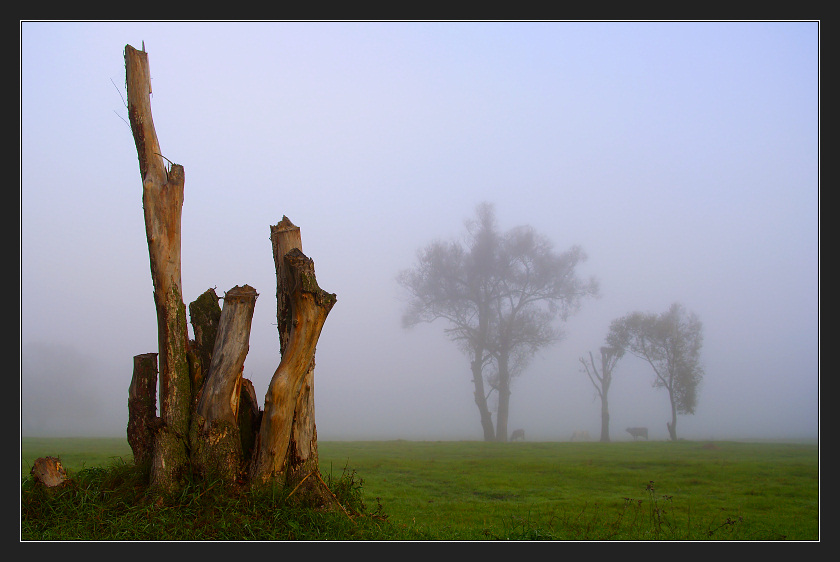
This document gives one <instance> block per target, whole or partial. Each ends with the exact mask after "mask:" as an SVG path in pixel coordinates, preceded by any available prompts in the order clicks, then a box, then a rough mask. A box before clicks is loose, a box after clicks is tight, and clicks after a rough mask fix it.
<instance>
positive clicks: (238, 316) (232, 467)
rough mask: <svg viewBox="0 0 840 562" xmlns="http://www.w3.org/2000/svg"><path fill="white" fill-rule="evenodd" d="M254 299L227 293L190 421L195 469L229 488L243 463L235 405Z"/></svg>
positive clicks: (240, 291) (247, 291) (244, 290)
mask: <svg viewBox="0 0 840 562" xmlns="http://www.w3.org/2000/svg"><path fill="white" fill-rule="evenodd" d="M257 296H258V295H257V292H256V291H255V290H254V288H253V287H250V286H248V285H244V286H242V287H239V286H237V287H234V288H233V289H231V290H230V291H228V292H227V293H225V300H224V304H223V306H222V314H221V317H220V318H219V329H218V333H217V335H216V343H215V345H214V347H213V356H212V359H211V361H210V370H209V372H208V374H207V380H206V381H205V382H204V386H203V387H202V389H201V393H200V395H199V399H198V405H197V406H196V412H195V416H194V417H193V422H192V423H193V431H192V433H191V443H192V457H191V458H192V462H193V467H194V468H195V469H197V470H198V471H199V472H200V473H203V474H206V475H210V476H212V477H218V478H221V479H223V480H224V481H226V482H230V483H232V482H233V481H234V480H235V479H236V477H237V476H238V475H239V472H240V465H241V463H242V439H241V436H240V432H239V423H238V414H239V401H240V396H241V394H242V382H243V379H242V370H243V367H244V365H245V358H246V356H247V355H248V340H249V338H250V336H251V320H252V319H253V317H254V306H255V304H256V301H257Z"/></svg>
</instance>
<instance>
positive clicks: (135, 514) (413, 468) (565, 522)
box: [21, 438, 820, 541]
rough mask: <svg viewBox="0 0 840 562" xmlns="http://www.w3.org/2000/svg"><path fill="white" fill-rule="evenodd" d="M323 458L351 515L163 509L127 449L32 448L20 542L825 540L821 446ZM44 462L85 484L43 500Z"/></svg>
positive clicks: (42, 443)
mask: <svg viewBox="0 0 840 562" xmlns="http://www.w3.org/2000/svg"><path fill="white" fill-rule="evenodd" d="M319 451H320V466H321V473H322V475H323V477H324V480H325V481H326V482H328V483H329V484H330V487H331V488H332V489H333V490H334V491H336V490H337V489H339V488H341V489H342V490H343V494H341V495H339V493H338V492H336V495H337V496H339V497H340V498H341V499H342V500H343V501H345V499H346V501H347V502H348V504H352V505H350V506H349V507H348V509H347V510H346V511H345V513H332V514H324V513H313V512H312V510H308V511H307V510H302V509H301V508H300V507H299V506H294V505H292V504H289V503H288V502H284V501H281V500H282V499H283V498H285V497H286V495H285V493H283V494H276V495H274V496H273V497H272V498H270V499H269V498H256V497H253V496H249V495H247V494H246V495H244V496H243V495H239V496H236V497H233V498H231V497H227V496H225V495H221V494H217V491H216V492H210V493H208V490H207V488H206V487H204V488H201V487H200V486H199V487H194V488H190V489H189V490H187V491H186V492H185V493H184V494H183V495H182V496H181V498H180V499H178V501H177V502H176V503H175V505H171V506H166V508H165V509H157V510H154V509H153V508H152V507H149V506H148V505H146V504H145V503H144V502H143V501H142V493H140V492H136V490H137V489H139V487H138V486H136V485H135V486H134V488H133V489H134V490H135V493H134V495H133V496H132V495H131V494H129V495H125V493H124V492H118V491H117V489H119V488H120V486H122V488H123V489H125V488H126V486H125V485H122V484H120V482H125V481H130V480H131V476H130V474H131V469H132V466H131V450H130V448H129V447H128V444H127V443H126V442H125V439H120V438H114V439H60V440H58V439H55V440H53V439H34V438H24V439H23V440H22V441H21V476H22V482H23V486H22V499H21V506H22V507H21V511H22V515H21V538H22V539H23V540H68V539H81V540H160V539H163V540H244V539H256V540H277V539H280V540H289V539H306V540H377V541H378V540H452V541H465V540H469V541H478V540H503V539H512V540H581V541H583V540H604V541H606V540H624V541H647V540H704V541H705V540H713V541H718V540H720V541H723V540H738V541H779V540H794V541H816V540H819V538H820V534H819V497H820V494H819V446H818V444H816V443H775V442H758V443H754V442H734V441H714V442H700V441H679V442H666V441H650V442H646V441H638V442H632V441H623V442H615V443H598V442H586V443H571V442H534V443H531V442H516V443H484V442H480V441H435V442H431V441H325V442H320V443H319ZM47 455H51V456H59V457H60V459H61V460H62V464H63V465H64V466H65V467H66V468H67V469H68V471H69V473H70V475H71V477H76V478H77V479H78V480H80V481H82V484H81V485H78V486H76V487H75V488H70V489H68V491H66V492H62V493H59V494H44V493H40V492H39V491H38V490H37V489H35V487H33V486H32V483H31V479H30V478H28V473H29V467H31V465H32V462H33V461H34V460H35V459H36V458H38V457H39V456H47ZM109 475H110V476H109ZM109 486H110V488H109V489H108V490H103V489H104V488H108V487H109ZM117 498H119V499H117ZM68 520H77V521H76V523H75V524H73V522H72V521H68Z"/></svg>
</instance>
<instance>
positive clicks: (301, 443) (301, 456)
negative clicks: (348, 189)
mask: <svg viewBox="0 0 840 562" xmlns="http://www.w3.org/2000/svg"><path fill="white" fill-rule="evenodd" d="M270 231H271V234H270V238H271V253H272V255H273V257H274V271H275V277H276V280H277V332H278V334H279V337H280V351H281V353H285V351H286V349H287V347H288V345H289V338H290V337H291V333H292V328H293V325H292V321H293V320H292V302H291V298H292V288H291V287H290V286H289V272H288V271H287V269H288V268H287V266H286V265H285V261H284V260H283V257H284V256H285V255H286V254H288V253H289V252H290V251H292V250H300V251H303V243H302V241H301V236H300V228H298V227H297V226H295V225H294V224H293V223H292V221H291V220H289V218H288V217H286V216H283V220H281V221H280V222H279V223H277V224H276V225H273V226H271V228H270ZM314 381H315V358H314V357H313V358H312V362H311V364H310V366H309V369H308V370H307V372H306V376H305V378H304V381H303V386H302V387H301V392H300V394H299V395H298V397H297V401H296V404H295V414H294V418H293V419H294V421H293V423H292V433H291V436H290V437H291V439H290V442H289V451H288V454H287V455H286V472H287V474H286V483H287V484H288V485H290V486H295V485H297V483H298V482H300V481H301V480H303V479H304V478H306V476H307V475H308V474H310V473H311V472H312V471H313V470H317V469H318V433H317V430H316V428H315V388H314V385H315V382H314Z"/></svg>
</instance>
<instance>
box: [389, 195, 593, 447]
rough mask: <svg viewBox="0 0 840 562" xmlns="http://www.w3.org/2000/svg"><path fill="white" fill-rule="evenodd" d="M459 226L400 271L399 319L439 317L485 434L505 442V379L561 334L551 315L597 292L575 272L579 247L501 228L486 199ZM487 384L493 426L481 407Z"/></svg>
mask: <svg viewBox="0 0 840 562" xmlns="http://www.w3.org/2000/svg"><path fill="white" fill-rule="evenodd" d="M466 230H467V234H466V236H465V238H464V240H463V241H449V242H444V241H436V242H432V243H431V244H429V245H428V246H427V247H425V248H423V249H421V250H420V252H419V253H418V259H417V264H416V265H415V266H414V267H413V268H411V269H408V270H405V271H402V272H401V273H400V274H399V276H398V281H399V283H400V284H401V285H402V286H403V287H404V288H405V289H406V290H407V292H408V294H409V302H408V306H407V308H406V311H405V314H404V316H403V325H404V327H410V326H414V325H416V324H419V323H423V322H434V321H436V320H440V319H442V320H445V321H446V324H447V326H446V328H445V331H446V334H447V336H448V337H449V338H450V339H451V340H453V341H455V342H456V343H457V344H458V345H459V346H460V347H461V349H462V350H463V351H464V352H465V353H466V354H467V355H468V356H469V357H470V364H471V368H472V374H473V383H474V385H475V392H474V396H475V401H476V405H477V406H478V408H479V412H480V414H481V420H482V427H483V429H484V437H485V440H494V439H495V440H502V441H505V440H507V419H508V407H509V397H510V381H511V378H512V377H513V376H515V375H517V374H519V373H521V372H522V370H523V369H524V368H525V367H526V366H527V365H528V363H529V361H530V359H531V358H532V357H533V355H534V353H536V351H537V350H539V349H541V348H543V347H545V346H547V345H549V344H552V343H554V342H557V341H559V340H560V339H561V338H562V336H563V332H562V330H561V329H560V327H559V326H558V325H557V321H558V320H559V321H564V320H566V319H567V318H568V317H569V316H570V315H571V314H574V313H575V312H577V310H579V308H580V306H581V303H582V301H583V299H585V298H587V297H593V296H597V294H598V283H597V281H596V280H594V279H587V280H583V279H581V278H579V277H578V275H577V272H576V270H577V267H578V265H579V264H581V263H582V262H584V261H585V260H586V255H585V253H584V252H583V250H582V249H581V248H580V247H578V246H573V247H571V248H569V249H568V250H566V251H564V252H557V251H555V250H554V246H553V244H552V243H551V241H550V240H549V239H548V238H546V237H545V236H543V235H541V234H539V233H537V232H536V231H535V230H534V229H533V228H532V227H530V226H520V227H516V228H512V229H511V230H508V231H506V232H500V231H499V229H498V226H497V223H496V216H495V210H494V208H493V206H492V205H491V204H489V203H483V204H481V205H479V206H478V207H477V209H476V217H475V219H473V220H469V221H467V223H466ZM485 380H486V382H487V383H488V385H489V386H490V391H489V392H487V391H485V387H484V383H485ZM494 390H495V391H497V393H498V412H497V422H496V428H495V429H494V428H493V425H492V419H491V415H490V411H489V408H488V406H487V398H488V397H489V395H490V394H492V392H493V391H494Z"/></svg>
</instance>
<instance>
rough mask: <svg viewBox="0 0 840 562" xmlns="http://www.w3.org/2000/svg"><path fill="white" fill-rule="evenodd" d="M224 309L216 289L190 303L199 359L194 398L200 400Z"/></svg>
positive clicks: (194, 382)
mask: <svg viewBox="0 0 840 562" xmlns="http://www.w3.org/2000/svg"><path fill="white" fill-rule="evenodd" d="M221 316H222V309H221V307H220V306H219V297H218V295H216V291H215V290H214V289H207V290H206V291H204V292H203V293H202V294H201V295H200V296H199V297H198V298H197V299H195V300H194V301H193V302H191V303H190V323H191V324H192V327H193V334H194V335H195V344H194V346H193V348H194V349H193V351H194V353H195V355H196V357H197V358H198V363H199V368H198V369H196V370H195V373H194V374H193V376H192V387H193V398H194V399H195V400H198V393H199V391H200V390H201V387H202V386H203V385H204V381H205V380H207V374H208V373H209V372H210V360H211V358H212V357H213V346H214V345H216V333H217V332H218V331H219V318H220V317H221Z"/></svg>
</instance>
